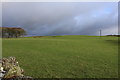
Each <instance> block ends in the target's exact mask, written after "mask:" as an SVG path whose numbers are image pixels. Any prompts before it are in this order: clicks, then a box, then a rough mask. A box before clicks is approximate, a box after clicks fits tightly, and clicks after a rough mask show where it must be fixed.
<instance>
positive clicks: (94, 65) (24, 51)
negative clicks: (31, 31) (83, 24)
mask: <svg viewBox="0 0 120 80" xmlns="http://www.w3.org/2000/svg"><path fill="white" fill-rule="evenodd" d="M2 48H3V57H9V56H15V57H16V58H17V60H18V61H19V64H20V66H21V67H22V68H23V69H24V70H25V75H28V76H32V77H35V78H117V77H118V38H117V37H102V38H100V37H98V36H79V35H77V36H74V35H70V36H58V37H57V36H56V37H50V36H48V37H41V38H30V37H29V38H18V39H15V38H11V39H3V47H2Z"/></svg>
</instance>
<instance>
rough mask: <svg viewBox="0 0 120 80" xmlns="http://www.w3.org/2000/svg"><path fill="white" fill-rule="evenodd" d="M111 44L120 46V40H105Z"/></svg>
mask: <svg viewBox="0 0 120 80" xmlns="http://www.w3.org/2000/svg"><path fill="white" fill-rule="evenodd" d="M105 41H107V42H109V43H111V44H114V45H119V44H120V40H105Z"/></svg>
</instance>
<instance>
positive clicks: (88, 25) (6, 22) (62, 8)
mask: <svg viewBox="0 0 120 80" xmlns="http://www.w3.org/2000/svg"><path fill="white" fill-rule="evenodd" d="M2 26H3V27H21V28H23V29H25V30H26V32H27V35H32V36H51V35H99V32H100V30H102V35H110V34H118V3H117V2H3V3H2Z"/></svg>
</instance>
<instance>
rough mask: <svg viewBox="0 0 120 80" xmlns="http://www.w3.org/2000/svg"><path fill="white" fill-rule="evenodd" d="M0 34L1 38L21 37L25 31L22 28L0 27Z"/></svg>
mask: <svg viewBox="0 0 120 80" xmlns="http://www.w3.org/2000/svg"><path fill="white" fill-rule="evenodd" d="M0 34H1V37H2V38H18V37H23V36H24V35H25V34H26V31H25V30H24V29H22V28H15V27H0Z"/></svg>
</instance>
